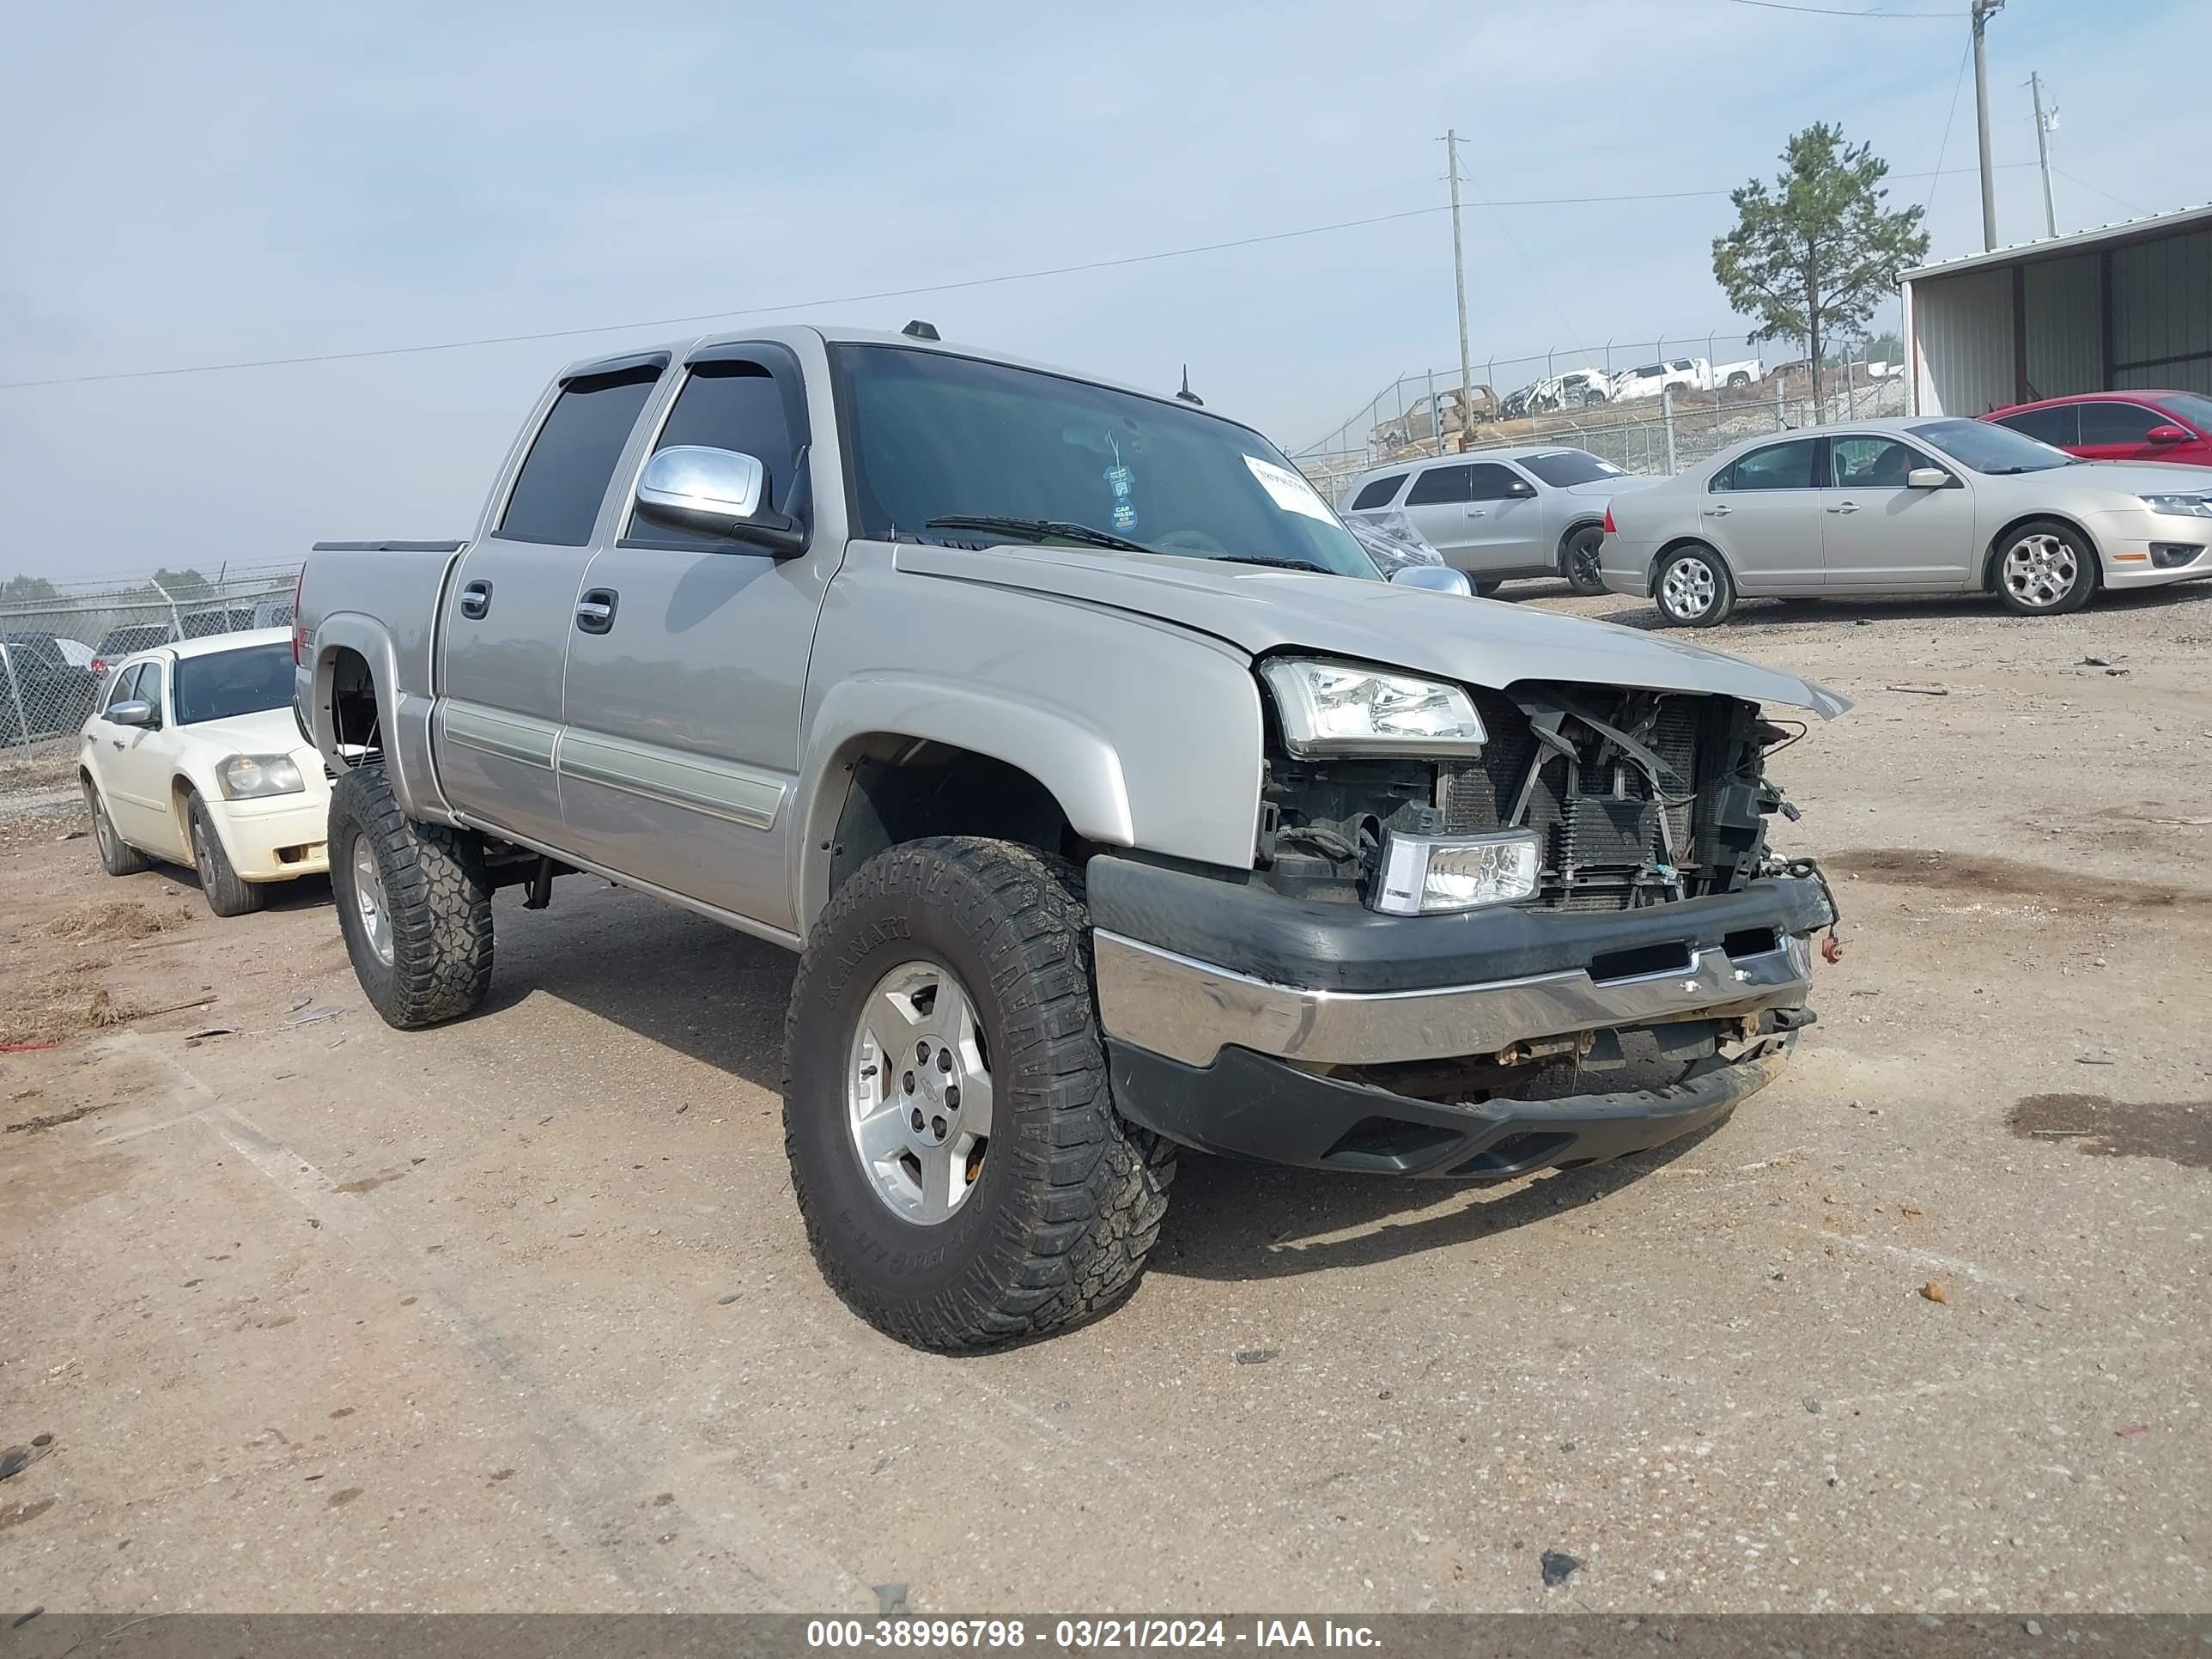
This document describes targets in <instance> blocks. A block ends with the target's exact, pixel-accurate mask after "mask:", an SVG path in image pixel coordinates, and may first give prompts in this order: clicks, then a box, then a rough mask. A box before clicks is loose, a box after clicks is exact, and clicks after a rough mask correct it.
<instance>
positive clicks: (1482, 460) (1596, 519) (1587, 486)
mask: <svg viewBox="0 0 2212 1659" xmlns="http://www.w3.org/2000/svg"><path fill="white" fill-rule="evenodd" d="M1657 482H1658V480H1657V479H1656V478H1638V477H1632V476H1631V475H1630V474H1628V473H1626V472H1624V471H1621V470H1620V468H1619V467H1617V466H1615V465H1613V463H1612V462H1611V461H1607V460H1601V459H1599V458H1598V457H1597V456H1595V455H1593V454H1591V453H1589V451H1588V450H1586V449H1563V448H1561V447H1559V446H1558V445H1556V444H1537V445H1531V446H1528V447H1522V448H1517V449H1484V450H1479V451H1476V452H1474V453H1470V454H1464V455H1442V456H1438V457H1437V458H1436V459H1432V460H1425V461H1415V462H1413V464H1412V465H1405V464H1402V463H1401V465H1396V466H1386V467H1377V468H1376V469H1375V470H1373V471H1369V472H1364V473H1362V474H1361V475H1360V476H1359V477H1358V480H1357V482H1355V483H1353V484H1352V489H1350V490H1349V491H1348V492H1347V493H1346V496H1345V501H1344V511H1345V513H1346V515H1347V516H1349V517H1354V518H1370V517H1375V516H1378V515H1381V514H1383V513H1392V512H1403V513H1404V514H1405V515H1406V517H1407V518H1408V519H1410V520H1413V527H1414V529H1416V530H1418V531H1419V532H1420V533H1421V535H1422V537H1423V538H1425V540H1426V541H1427V542H1428V543H1429V544H1430V545H1431V546H1432V547H1434V548H1435V549H1436V550H1437V552H1439V553H1441V554H1443V556H1444V562H1445V563H1446V564H1448V565H1449V566H1451V568H1453V569H1455V570H1461V571H1464V572H1465V573H1466V574H1467V575H1468V580H1471V581H1473V582H1474V591H1475V592H1478V593H1480V594H1482V595H1484V596H1485V597H1487V596H1488V595H1490V594H1492V593H1494V592H1497V591H1498V586H1499V584H1500V583H1503V582H1507V581H1511V580H1515V579H1516V578H1517V577H1524V576H1564V577H1565V578H1566V580H1567V581H1568V583H1569V585H1570V586H1572V587H1573V588H1574V590H1575V592H1577V593H1602V592H1605V581H1604V578H1603V576H1602V575H1601V573H1600V569H1599V565H1598V550H1599V549H1600V547H1601V545H1602V544H1603V543H1604V540H1605V510H1606V507H1607V503H1608V502H1610V501H1612V499H1613V496H1614V495H1618V494H1620V492H1622V491H1624V490H1628V489H1642V488H1644V487H1645V486H1647V485H1650V484H1653V483H1657Z"/></svg>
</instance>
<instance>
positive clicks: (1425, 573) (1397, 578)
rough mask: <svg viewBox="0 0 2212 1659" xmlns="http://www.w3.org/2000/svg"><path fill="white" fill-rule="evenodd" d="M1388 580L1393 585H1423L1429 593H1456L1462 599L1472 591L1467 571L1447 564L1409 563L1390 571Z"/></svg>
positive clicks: (1471, 583)
mask: <svg viewBox="0 0 2212 1659" xmlns="http://www.w3.org/2000/svg"><path fill="white" fill-rule="evenodd" d="M1390 580H1391V583H1392V585H1393V586H1397V587H1425V588H1427V589H1428V590H1429V591H1430V592H1431V593H1456V594H1458V595H1459V596H1460V598H1462V599H1466V598H1468V596H1470V595H1471V594H1472V593H1474V583H1473V582H1470V581H1469V580H1468V579H1467V573H1466V572H1465V571H1463V570H1455V569H1453V568H1451V567H1450V566H1449V565H1448V564H1409V565H1407V567H1406V568H1404V569H1402V570H1397V571H1394V572H1392V573H1391V576H1390Z"/></svg>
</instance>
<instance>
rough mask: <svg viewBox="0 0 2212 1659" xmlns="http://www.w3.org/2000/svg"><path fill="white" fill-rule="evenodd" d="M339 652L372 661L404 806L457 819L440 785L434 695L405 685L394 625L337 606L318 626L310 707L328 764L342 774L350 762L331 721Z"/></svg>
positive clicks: (409, 811)
mask: <svg viewBox="0 0 2212 1659" xmlns="http://www.w3.org/2000/svg"><path fill="white" fill-rule="evenodd" d="M340 651H351V652H353V653H356V654H357V655H358V656H360V657H361V658H362V660H363V661H365V662H367V663H368V676H369V684H371V685H372V686H374V688H375V691H376V718H377V725H378V726H379V727H380V730H381V732H382V733H383V738H384V741H383V744H382V747H383V751H384V769H385V776H386V779H387V780H388V781H390V783H391V785H392V799H394V800H395V801H397V802H398V805H399V810H400V811H403V812H404V813H405V814H406V815H407V816H408V817H410V818H418V819H428V820H431V821H434V822H436V823H452V822H453V809H452V808H451V807H450V806H449V805H447V801H446V798H445V794H444V792H443V791H442V790H441V789H440V788H439V787H438V776H437V772H436V770H435V767H434V766H433V764H432V761H431V757H430V736H429V734H430V714H431V710H432V708H433V707H434V705H435V699H433V698H430V697H426V696H410V695H409V694H408V693H406V692H405V691H404V690H401V689H400V684H399V653H398V647H396V646H395V645H394V644H393V643H392V635H391V632H390V630H389V629H386V627H385V625H384V624H383V623H380V622H379V621H378V620H377V619H376V618H375V617H371V616H368V615H367V614H366V613H364V612H362V611H334V612H332V613H331V615H330V616H327V617H324V618H323V619H322V620H321V621H320V622H319V623H317V624H316V625H315V635H314V653H315V655H314V667H313V677H312V679H311V680H310V683H309V684H310V690H309V692H308V696H309V702H308V705H307V709H306V711H305V712H306V714H307V721H308V724H309V727H310V730H311V731H312V732H313V738H314V744H315V747H316V749H317V750H319V752H320V753H321V755H322V757H323V763H324V764H325V766H327V767H329V768H330V769H331V771H332V772H334V773H337V774H341V775H342V774H343V773H344V772H345V771H346V770H347V769H349V766H350V765H351V763H350V762H349V761H348V760H347V759H346V758H345V757H343V756H342V755H341V754H339V753H338V749H337V733H336V732H334V731H333V730H332V729H331V676H332V673H333V671H334V670H335V668H336V665H337V653H339V652H340Z"/></svg>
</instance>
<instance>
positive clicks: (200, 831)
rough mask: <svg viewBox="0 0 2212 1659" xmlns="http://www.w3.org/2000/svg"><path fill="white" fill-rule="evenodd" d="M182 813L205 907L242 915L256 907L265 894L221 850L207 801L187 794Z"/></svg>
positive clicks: (219, 911)
mask: <svg viewBox="0 0 2212 1659" xmlns="http://www.w3.org/2000/svg"><path fill="white" fill-rule="evenodd" d="M185 823H186V824H187V826H188V828H189V829H190V831H191V842H192V868H193V869H195V870H197V872H199V878H200V891H201V892H202V893H204V894H205V895H206V896H207V902H208V908H209V909H210V910H212V911H214V912H215V913H216V915H219V916H246V915H252V914H253V912H255V911H256V910H258V909H259V908H261V902H262V900H263V899H264V897H266V895H265V894H264V893H263V892H262V890H261V889H260V887H259V886H258V884H255V883H253V882H250V881H246V880H243V879H241V878H240V876H239V873H238V872H237V871H235V870H234V869H233V868H231V864H230V855H229V854H228V853H226V852H224V851H223V850H222V836H218V835H217V834H216V832H215V823H214V821H213V820H212V819H210V817H208V810H207V803H206V802H205V801H204V800H202V799H200V798H199V797H198V796H197V795H194V796H192V797H191V798H190V799H188V800H187V801H186V802H185Z"/></svg>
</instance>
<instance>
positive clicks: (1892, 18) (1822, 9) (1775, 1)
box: [1735, 0, 1959, 23]
mask: <svg viewBox="0 0 2212 1659" xmlns="http://www.w3.org/2000/svg"><path fill="white" fill-rule="evenodd" d="M1735 4H1737V5H1739V6H1757V7H1758V8H1759V9H1760V10H1761V11H1797V12H1804V13H1807V14H1808V15H1811V16H1814V17H1871V18H1875V19H1876V20H1878V21H1881V22H1884V23H1909V22H1923V23H1924V22H1928V21H1931V20H1934V19H1937V18H1941V19H1943V20H1945V21H1951V20H1953V19H1955V18H1956V17H1957V16H1958V15H1959V14H1958V13H1956V12H1954V11H1845V10H1844V9H1842V8H1841V7H1839V6H1792V5H1785V4H1784V3H1783V0H1735Z"/></svg>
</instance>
